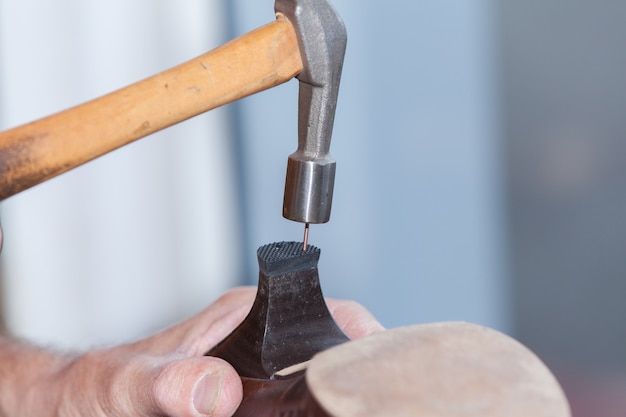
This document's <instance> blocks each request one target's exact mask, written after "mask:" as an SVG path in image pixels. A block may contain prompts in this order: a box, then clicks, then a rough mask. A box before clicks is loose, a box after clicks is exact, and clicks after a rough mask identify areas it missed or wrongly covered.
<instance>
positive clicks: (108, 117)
mask: <svg viewBox="0 0 626 417" xmlns="http://www.w3.org/2000/svg"><path fill="white" fill-rule="evenodd" d="M302 68H303V66H302V58H301V55H300V51H299V48H298V41H297V37H296V33H295V30H294V28H293V26H292V25H291V23H290V22H289V21H288V20H286V19H285V18H283V17H282V16H281V15H278V20H276V21H275V22H272V23H270V24H268V25H266V26H263V27H261V28H259V29H256V30H254V31H252V32H250V33H248V34H245V35H243V36H241V37H239V38H237V39H235V40H233V41H231V42H229V43H227V44H225V45H223V46H221V47H219V48H217V49H215V50H213V51H211V52H208V53H207V54H205V55H202V56H200V57H198V58H195V59H193V60H191V61H188V62H186V63H183V64H181V65H179V66H177V67H174V68H172V69H170V70H167V71H165V72H163V73H160V74H157V75H154V76H152V77H150V78H147V79H145V80H143V81H139V82H137V83H135V84H132V85H130V86H128V87H125V88H123V89H121V90H118V91H115V92H113V93H110V94H108V95H105V96H102V97H100V98H97V99H95V100H92V101H89V102H87V103H84V104H81V105H79V106H76V107H73V108H70V109H68V110H65V111H63V112H60V113H57V114H53V115H51V116H48V117H45V118H43V119H40V120H37V121H34V122H31V123H28V124H25V125H22V126H19V127H16V128H13V129H10V130H7V131H5V132H2V133H0V199H4V198H7V197H10V196H12V195H14V194H16V193H19V192H20V191H23V190H25V189H27V188H30V187H32V186H34V185H37V184H39V183H41V182H43V181H46V180H48V179H50V178H52V177H54V176H56V175H59V174H61V173H63V172H65V171H68V170H70V169H72V168H75V167H77V166H79V165H81V164H83V163H85V162H88V161H90V160H92V159H94V158H96V157H98V156H101V155H103V154H105V153H107V152H110V151H112V150H114V149H117V148H119V147H120V146H123V145H126V144H128V143H130V142H133V141H135V140H137V139H139V138H142V137H144V136H146V135H149V134H151V133H154V132H156V131H158V130H161V129H163V128H166V127H168V126H171V125H173V124H175V123H178V122H181V121H183V120H186V119H188V118H190V117H193V116H196V115H198V114H200V113H203V112H206V111H208V110H211V109H214V108H216V107H219V106H221V105H224V104H227V103H230V102H232V101H235V100H238V99H240V98H243V97H246V96H248V95H251V94H254V93H257V92H260V91H263V90H265V89H268V88H271V87H274V86H276V85H278V84H281V83H284V82H286V81H288V80H290V79H291V78H293V77H294V76H296V75H297V74H298V73H300V72H301V71H302Z"/></svg>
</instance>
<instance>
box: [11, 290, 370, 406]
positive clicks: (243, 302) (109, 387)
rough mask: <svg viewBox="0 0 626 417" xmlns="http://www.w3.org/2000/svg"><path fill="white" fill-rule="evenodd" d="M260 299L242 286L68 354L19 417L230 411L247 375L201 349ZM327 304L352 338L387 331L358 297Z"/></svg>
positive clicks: (33, 388) (38, 384)
mask: <svg viewBox="0 0 626 417" xmlns="http://www.w3.org/2000/svg"><path fill="white" fill-rule="evenodd" d="M254 297H255V289H254V288H251V287H246V288H238V289H235V290H232V291H229V292H227V293H226V294H224V295H223V296H222V297H220V298H219V299H218V300H217V301H216V302H215V303H213V304H212V305H211V306H209V307H208V308H206V309H205V310H204V311H202V312H201V313H199V314H197V315H196V316H194V317H192V318H190V319H188V320H186V321H184V322H182V323H180V324H178V325H176V326H173V327H171V328H169V329H167V330H164V331H162V332H160V333H158V334H156V335H154V336H151V337H148V338H146V339H143V340H140V341H138V342H135V343H131V344H128V345H123V346H118V347H113V348H109V349H101V350H94V351H91V352H88V353H85V354H83V355H80V356H77V357H75V358H73V359H67V361H66V362H65V363H63V364H62V365H57V366H56V369H58V370H57V371H55V372H54V373H53V374H52V375H49V376H47V377H45V378H42V379H38V380H37V381H35V382H34V383H32V384H31V385H30V386H29V388H28V396H27V397H26V398H25V399H24V401H19V402H18V405H19V412H18V413H16V414H15V415H16V416H20V417H21V416H33V415H37V416H48V415H50V416H52V415H55V416H83V417H104V416H118V417H123V416H145V417H151V416H176V417H200V416H214V417H221V416H230V415H232V414H233V413H234V411H235V410H236V409H237V407H238V405H239V403H240V402H241V398H242V384H241V380H240V378H239V376H238V375H237V373H236V372H235V370H234V369H233V368H232V367H231V366H230V365H229V364H228V363H226V362H225V361H223V360H221V359H218V358H214V357H206V356H202V355H203V354H204V353H205V352H206V351H207V350H208V349H209V348H211V347H212V346H214V345H215V344H217V343H218V342H220V341H221V340H222V339H223V338H224V337H226V336H227V335H228V334H229V333H230V332H231V331H232V330H233V329H234V328H235V327H236V326H237V325H238V324H239V323H240V322H241V321H242V320H243V319H244V318H245V316H246V314H247V313H248V311H249V310H250V307H251V306H252V302H253V300H254ZM328 306H329V310H330V311H331V313H332V314H333V316H334V317H335V320H336V321H337V323H338V324H339V326H340V327H341V328H342V329H343V330H344V332H345V333H346V335H348V336H349V337H350V338H352V339H356V338H359V337H363V336H365V335H368V334H371V333H374V332H376V331H378V330H381V329H382V326H381V325H380V324H379V323H378V322H377V321H376V320H375V319H374V318H373V316H372V315H371V314H370V313H369V312H367V311H366V310H365V309H364V308H363V307H362V306H361V305H359V304H357V303H355V302H351V301H341V300H328ZM8 415H9V416H13V414H8Z"/></svg>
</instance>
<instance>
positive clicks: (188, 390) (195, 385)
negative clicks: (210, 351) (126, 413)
mask: <svg viewBox="0 0 626 417" xmlns="http://www.w3.org/2000/svg"><path fill="white" fill-rule="evenodd" d="M151 394H152V396H153V398H152V401H149V402H150V403H152V404H155V405H156V407H157V408H158V412H157V413H158V414H161V413H162V414H165V415H168V416H181V417H200V416H211V417H227V416H231V415H233V413H234V412H235V410H237V407H238V406H239V403H240V402H241V399H242V396H243V388H242V384H241V379H240V378H239V375H237V372H236V371H235V370H234V369H233V368H232V367H231V366H230V365H229V364H228V363H227V362H225V361H223V360H222V359H218V358H213V357H197V358H188V359H179V360H175V361H173V362H170V363H168V364H167V365H165V366H164V367H162V368H161V369H159V370H158V375H157V376H156V378H155V379H154V383H153V386H152V389H151Z"/></svg>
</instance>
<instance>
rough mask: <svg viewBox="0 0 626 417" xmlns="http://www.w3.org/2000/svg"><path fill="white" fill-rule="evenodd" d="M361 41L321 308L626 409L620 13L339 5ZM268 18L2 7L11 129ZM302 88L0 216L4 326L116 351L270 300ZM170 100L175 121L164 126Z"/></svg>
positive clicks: (619, 7) (571, 5)
mask: <svg viewBox="0 0 626 417" xmlns="http://www.w3.org/2000/svg"><path fill="white" fill-rule="evenodd" d="M334 4H335V6H336V8H337V10H338V11H339V13H340V14H341V16H342V17H343V19H344V21H345V23H346V26H347V28H348V35H349V41H348V51H347V55H346V60H345V65H344V72H343V78H342V88H341V92H340V97H339V103H338V109H337V115H336V122H335V129H334V136H333V145H332V147H331V149H332V154H333V156H334V157H335V158H336V160H337V179H336V185H335V198H334V203H333V213H332V220H331V222H330V223H329V224H327V225H320V226H312V230H311V242H312V243H313V244H315V245H317V246H319V247H321V249H322V258H321V261H320V275H321V277H320V278H321V280H322V287H323V289H324V292H325V294H326V295H328V296H332V297H342V298H351V299H356V300H357V301H359V302H361V303H362V304H364V305H365V306H366V307H367V308H369V309H370V310H371V311H372V312H374V314H375V315H376V316H377V317H378V318H379V319H380V320H381V321H382V322H383V324H384V325H386V326H388V327H394V326H401V325H406V324H413V323H423V322H433V321H444V320H465V321H470V322H475V323H479V324H483V325H486V326H490V327H494V328H496V329H499V330H501V331H504V332H506V333H508V334H511V335H512V336H513V337H515V338H517V339H518V340H520V341H522V342H523V343H524V344H526V345H527V346H529V347H530V348H531V349H532V350H534V351H535V352H536V353H537V354H538V355H539V356H540V357H541V358H542V359H543V360H544V361H545V362H546V363H547V364H548V366H549V367H550V368H551V369H552V370H553V371H554V372H555V374H556V375H557V377H558V378H559V380H560V382H561V384H562V385H563V387H564V389H565V391H566V394H567V395H568V398H569V399H570V402H571V404H572V408H573V413H574V416H576V417H583V416H585V417H586V416H594V417H597V416H623V412H624V411H623V410H624V409H626V396H625V395H624V393H626V324H625V323H624V318H625V317H626V303H624V301H623V298H624V296H625V295H626V216H625V215H624V213H626V192H624V190H625V189H626V117H624V113H625V112H626V82H624V79H623V78H624V74H626V54H625V53H624V48H623V42H624V40H625V39H626V26H625V25H623V23H622V22H623V17H624V16H625V15H626V4H622V3H620V2H609V1H604V0H602V1H597V0H596V1H591V0H587V1H585V0H550V1H545V0H542V1H540V0H527V1H524V2H519V1H518V2H515V1H512V0H503V1H499V2H496V1H490V0H470V1H462V2H459V1H447V0H444V1H442V0H437V1H435V0H432V1H417V2H416V1H408V0H407V1H396V2H392V3H374V2H354V1H348V0H334ZM273 18H274V15H273V2H271V1H258V0H254V1H253V0H220V1H218V0H214V1H210V2H208V1H202V0H179V1H173V0H135V1H133V2H127V1H122V0H109V1H107V2H103V1H97V0H56V1H54V2H46V1H43V0H22V1H20V2H15V1H9V0H0V129H2V130H4V129H8V128H10V127H13V126H17V125H19V124H22V123H26V122H28V121H30V120H34V119H37V118H39V117H42V116H45V115H48V114H51V113H54V112H56V111H59V110H62V109H64V108H67V107H70V106H72V105H75V104H78V103H80V102H83V101H86V100H89V99H91V98H94V97H97V96H99V95H102V94H105V93H107V92H110V91H112V90H115V89H117V88H120V87H123V86H125V85H128V84H131V83H133V82H135V81H138V80H139V79H142V78H144V77H147V76H150V75H152V74H154V73H157V72H159V71H162V70H164V69H167V68H169V67H172V66H174V65H177V64H179V63H181V62H183V61H185V60H188V59H191V58H193V57H195V56H197V55H200V54H202V53H204V52H206V51H208V50H210V49H212V48H214V47H216V46H219V45H221V44H222V43H224V42H226V41H227V40H228V39H231V38H232V37H235V36H238V35H241V34H243V33H245V32H248V31H250V30H252V29H253V28H255V27H258V26H260V25H263V24H265V23H267V22H270V21H272V20H273ZM297 87H298V86H297V82H296V81H292V82H290V83H287V84H284V85H282V86H279V87H276V88H274V89H272V90H268V91H266V92H263V93H260V94H258V95H255V96H253V97H249V98H247V99H244V100H241V101H240V102H237V103H233V104H231V105H228V106H225V107H223V108H221V109H217V110H214V111H212V112H210V113H207V114H205V115H202V116H198V117H196V118H195V119H192V120H190V121H187V122H185V123H182V124H180V125H177V126H174V127H172V128H170V129H167V130H166V131H163V132H160V133H158V134H155V135H153V136H151V137H149V138H145V139H143V140H141V141H139V142H136V143H134V144H132V145H129V146H127V147H125V148H123V149H121V150H118V151H116V152H113V153H111V154H109V155H106V156H104V157H102V158H99V159H98V160H96V161H93V162H91V163H89V164H87V165H85V166H83V167H80V168H77V169H75V170H73V171H72V172H69V173H66V174H63V175H62V176H60V177H57V178H56V179H53V180H50V181H48V182H46V183H45V184H42V185H39V186H37V187H34V188H33V189H31V190H28V191H26V192H23V193H21V194H19V195H17V196H14V197H11V198H9V199H7V200H5V201H3V202H2V203H1V204H0V214H1V221H2V225H3V228H4V235H5V245H4V250H3V253H2V256H0V260H1V265H2V274H1V290H0V292H1V295H2V297H1V300H2V301H1V303H0V304H1V306H2V318H3V320H2V321H3V325H4V326H5V327H6V328H7V329H8V330H9V331H11V332H12V333H14V334H16V335H19V336H22V337H26V338H28V339H31V340H33V341H36V342H38V343H42V344H45V345H52V346H57V347H61V348H89V347H92V346H97V345H102V344H111V343H120V342H123V341H128V340H132V339H134V338H137V337H141V336H143V335H146V334H149V333H151V332H153V331H155V330H157V329H160V328H162V327H163V326H166V325H169V324H172V323H174V322H176V321H177V320H180V319H182V318H184V317H186V316H188V315H190V314H193V313H194V312H197V311H199V310H200V309H202V308H203V307H204V306H206V305H207V304H209V303H210V302H211V301H213V300H214V299H215V298H216V297H218V296H219V294H221V293H222V292H223V291H225V290H227V289H228V288H231V287H233V286H236V285H241V284H252V285H254V284H255V283H256V275H257V269H256V256H255V252H256V248H257V247H258V246H260V245H263V244H265V243H269V242H272V241H277V240H300V239H301V238H302V229H303V227H302V225H300V224H296V223H293V222H289V221H287V220H284V219H283V218H282V217H281V205H282V192H283V186H284V172H285V167H286V161H287V156H288V155H289V154H290V153H291V152H293V151H294V150H295V148H296V115H297ZM167 105H168V104H167V103H163V106H167Z"/></svg>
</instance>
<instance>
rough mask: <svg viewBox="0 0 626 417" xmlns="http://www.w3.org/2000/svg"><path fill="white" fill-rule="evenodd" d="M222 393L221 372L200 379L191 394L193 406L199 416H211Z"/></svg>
mask: <svg viewBox="0 0 626 417" xmlns="http://www.w3.org/2000/svg"><path fill="white" fill-rule="evenodd" d="M221 391H222V372H216V373H214V374H207V375H205V376H203V377H202V378H200V380H199V381H198V383H197V384H196V388H195V390H194V394H193V406H194V407H195V408H196V411H197V412H199V413H200V414H206V415H212V414H213V412H214V411H215V407H216V406H217V402H218V400H219V397H220V393H221Z"/></svg>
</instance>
